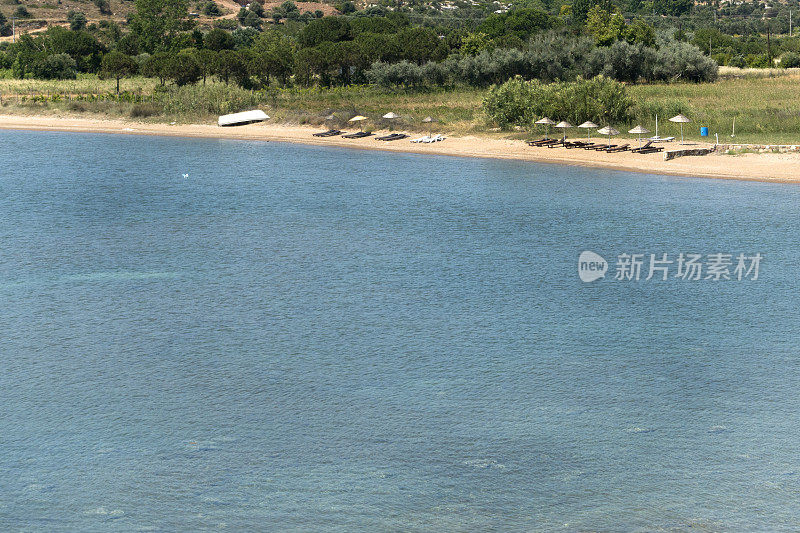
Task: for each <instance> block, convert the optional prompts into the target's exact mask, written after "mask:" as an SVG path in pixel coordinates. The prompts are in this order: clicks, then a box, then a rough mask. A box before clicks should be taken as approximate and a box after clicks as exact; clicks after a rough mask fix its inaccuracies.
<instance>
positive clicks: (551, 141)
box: [531, 139, 561, 148]
mask: <svg viewBox="0 0 800 533" xmlns="http://www.w3.org/2000/svg"><path fill="white" fill-rule="evenodd" d="M557 144H561V139H548V140H546V141H543V142H540V143H536V144H533V145H531V146H538V147H540V148H542V147H545V146H552V145H557Z"/></svg>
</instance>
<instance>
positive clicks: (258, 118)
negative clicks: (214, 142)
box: [217, 109, 269, 127]
mask: <svg viewBox="0 0 800 533" xmlns="http://www.w3.org/2000/svg"><path fill="white" fill-rule="evenodd" d="M268 119H269V116H267V114H266V113H264V112H263V111H261V110H260V109H256V110H253V111H243V112H241V113H233V114H231V115H222V116H221V117H219V120H218V121H217V124H219V125H220V126H221V127H226V126H244V125H245V124H254V123H256V122H263V121H265V120H268Z"/></svg>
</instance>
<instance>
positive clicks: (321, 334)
mask: <svg viewBox="0 0 800 533" xmlns="http://www.w3.org/2000/svg"><path fill="white" fill-rule="evenodd" d="M365 142H369V141H365ZM445 142H446V141H445ZM730 162H731V165H735V164H736V158H734V157H731V160H730ZM799 214H800V187H797V186H792V185H774V184H765V183H747V182H737V181H723V180H703V179H688V178H676V177H663V176H652V175H641V174H632V173H622V172H611V171H602V170H594V169H584V168H577V167H566V166H549V165H539V164H531V163H523V162H509V161H491V160H480V159H460V158H450V157H434V156H419V155H401V154H388V153H379V152H367V151H348V150H344V149H334V148H321V147H308V146H295V145H288V144H280V143H274V142H270V143H263V142H244V141H224V140H207V139H178V138H159V137H136V136H113V135H99V134H98V135H89V134H85V135H84V134H65V133H33V132H17V131H4V132H0V530H2V531H47V532H57V531H204V530H219V531H245V530H268V531H310V530H313V531H320V530H324V531H341V532H352V531H370V532H373V531H470V532H471V531H585V530H599V531H683V530H690V529H691V530H692V531H797V530H798V529H800V363H798V360H799V359H800V293H799V292H798V286H799V285H800V284H799V283H798V271H799V270H798V269H799V268H800V216H798V215H799ZM584 250H592V251H594V252H596V253H598V254H600V255H602V256H603V257H604V258H605V259H606V260H607V261H608V262H609V272H608V274H607V276H606V278H605V279H601V280H598V281H596V282H594V283H583V282H582V281H581V280H580V279H579V278H578V270H577V269H578V261H577V259H578V255H579V254H580V253H581V252H582V251H584ZM681 252H686V253H688V252H696V253H701V254H714V253H728V254H739V253H744V254H746V255H753V254H756V253H760V254H762V256H763V257H764V259H763V261H762V263H761V265H760V271H759V276H758V279H757V280H752V279H743V280H741V281H738V280H736V279H734V280H731V281H720V282H714V281H712V280H707V281H704V280H700V281H692V280H682V279H678V278H674V277H673V276H672V272H670V279H669V280H668V281H657V280H656V279H651V280H649V281H645V280H644V277H646V274H647V268H648V259H649V254H651V253H654V254H658V255H659V256H660V254H663V253H667V254H668V256H669V258H670V259H677V256H678V254H679V253H681ZM622 253H628V254H631V253H642V254H647V255H646V257H645V263H644V266H643V272H642V279H640V280H639V281H638V282H637V281H634V280H630V281H618V280H615V279H613V278H614V274H613V271H614V268H615V263H616V262H617V258H618V256H619V254H622ZM734 263H735V259H734ZM673 266H674V265H673Z"/></svg>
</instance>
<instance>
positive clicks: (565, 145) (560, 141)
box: [547, 139, 570, 148]
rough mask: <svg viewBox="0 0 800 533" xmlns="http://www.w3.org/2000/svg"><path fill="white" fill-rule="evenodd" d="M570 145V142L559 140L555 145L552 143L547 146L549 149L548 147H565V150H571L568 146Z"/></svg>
mask: <svg viewBox="0 0 800 533" xmlns="http://www.w3.org/2000/svg"><path fill="white" fill-rule="evenodd" d="M569 143H570V141H565V140H564V139H559V140H557V141H556V142H554V143H550V144H548V145H547V147H548V148H555V147H556V146H563V147H565V148H569V147H568V146H567V144H569Z"/></svg>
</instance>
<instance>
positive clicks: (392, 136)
mask: <svg viewBox="0 0 800 533" xmlns="http://www.w3.org/2000/svg"><path fill="white" fill-rule="evenodd" d="M398 135H402V134H400V133H390V134H389V135H383V136H381V137H375V140H376V141H388V140H389V139H393V138H395V137H397V136H398Z"/></svg>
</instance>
